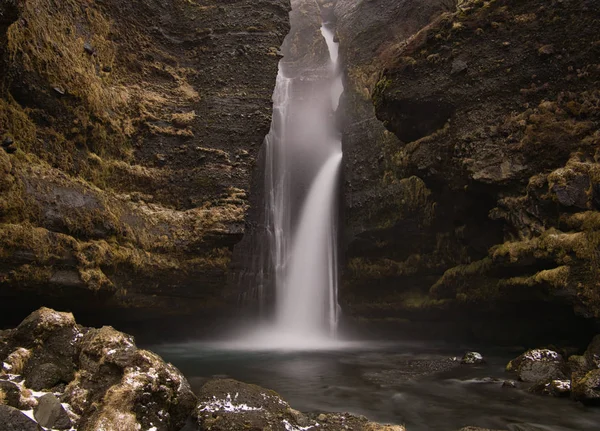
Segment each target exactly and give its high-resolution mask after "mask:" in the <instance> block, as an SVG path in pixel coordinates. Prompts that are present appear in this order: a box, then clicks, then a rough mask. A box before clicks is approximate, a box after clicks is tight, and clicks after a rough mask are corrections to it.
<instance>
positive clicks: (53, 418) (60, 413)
mask: <svg viewBox="0 0 600 431" xmlns="http://www.w3.org/2000/svg"><path fill="white" fill-rule="evenodd" d="M33 416H34V417H35V420H36V421H37V422H38V423H39V424H40V425H41V426H43V427H46V428H55V429H59V430H64V429H69V428H71V419H70V418H69V415H68V414H67V411H66V410H65V409H64V407H63V406H62V404H61V403H60V401H59V400H58V398H56V396H55V395H54V394H46V395H43V396H42V397H40V398H38V405H37V406H36V407H35V408H34V409H33Z"/></svg>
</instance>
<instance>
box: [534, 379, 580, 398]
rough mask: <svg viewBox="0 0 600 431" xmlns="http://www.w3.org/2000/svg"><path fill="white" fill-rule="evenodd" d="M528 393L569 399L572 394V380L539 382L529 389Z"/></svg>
mask: <svg viewBox="0 0 600 431" xmlns="http://www.w3.org/2000/svg"><path fill="white" fill-rule="evenodd" d="M528 392H531V393H532V394H538V395H549V396H553V397H568V396H569V394H570V393H571V381H570V380H550V381H546V382H539V383H536V384H535V385H533V386H532V387H530V388H529V389H528Z"/></svg>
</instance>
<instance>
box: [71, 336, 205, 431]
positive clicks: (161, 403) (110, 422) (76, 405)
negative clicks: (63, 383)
mask: <svg viewBox="0 0 600 431" xmlns="http://www.w3.org/2000/svg"><path fill="white" fill-rule="evenodd" d="M63 399H64V400H65V401H67V402H69V403H70V404H71V405H72V407H73V409H74V410H75V412H76V413H78V414H80V415H81V422H80V428H81V429H82V430H90V431H92V430H96V429H103V428H106V429H110V428H111V427H116V426H117V424H119V423H121V422H122V423H127V424H129V425H128V426H132V427H136V426H140V427H145V429H149V428H152V427H156V429H157V430H178V429H180V428H181V427H182V426H183V425H184V424H185V422H186V420H187V418H188V417H189V415H190V413H191V412H192V410H193V409H194V407H195V404H196V398H195V396H194V394H193V393H192V391H191V388H190V386H189V383H188V382H187V381H186V380H185V378H184V377H183V375H181V373H180V372H179V371H178V370H177V369H176V368H175V367H173V366H172V365H170V364H165V363H164V362H163V361H162V360H161V359H160V358H159V357H158V356H156V355H154V354H153V353H151V352H148V351H145V350H139V349H137V347H136V346H135V344H134V342H133V338H132V337H131V336H128V335H126V334H123V333H121V332H118V331H116V330H114V329H113V328H111V327H104V328H101V329H92V330H90V331H89V332H88V333H87V334H86V335H85V336H84V337H83V339H82V340H81V353H80V356H79V363H78V372H77V374H76V376H75V379H74V380H73V381H72V382H70V383H69V385H68V386H67V388H66V389H65V395H64V397H63Z"/></svg>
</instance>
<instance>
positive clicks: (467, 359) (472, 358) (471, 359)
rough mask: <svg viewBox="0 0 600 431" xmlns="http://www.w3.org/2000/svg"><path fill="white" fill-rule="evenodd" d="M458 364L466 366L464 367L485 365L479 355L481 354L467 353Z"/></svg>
mask: <svg viewBox="0 0 600 431" xmlns="http://www.w3.org/2000/svg"><path fill="white" fill-rule="evenodd" d="M460 363H461V364H466V365H479V364H485V360H484V359H483V356H482V355H481V353H477V352H467V353H465V356H463V358H462V360H461V361H460Z"/></svg>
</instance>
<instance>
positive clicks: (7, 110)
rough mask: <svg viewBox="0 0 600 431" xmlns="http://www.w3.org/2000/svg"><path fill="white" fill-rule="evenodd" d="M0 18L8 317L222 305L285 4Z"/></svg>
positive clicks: (46, 5) (55, 7) (0, 248)
mask: <svg viewBox="0 0 600 431" xmlns="http://www.w3.org/2000/svg"><path fill="white" fill-rule="evenodd" d="M0 7H1V8H2V9H1V10H0V16H1V22H0V41H1V43H0V45H1V46H0V81H1V83H0V143H1V144H4V145H2V148H0V191H1V193H2V194H1V196H0V215H1V216H0V256H1V257H2V268H0V274H1V276H0V286H1V287H2V291H3V292H8V296H9V297H10V298H11V300H10V301H6V300H4V301H0V310H1V312H0V321H2V323H7V322H9V321H16V319H17V317H18V316H19V315H20V314H21V313H23V312H24V310H29V309H30V307H31V306H32V302H33V306H34V307H35V306H39V305H42V304H44V303H48V301H49V300H53V301H54V302H53V303H57V302H56V301H57V300H60V299H64V300H65V301H68V304H69V305H70V308H71V309H73V310H76V311H78V312H83V311H88V310H89V309H90V308H91V309H94V311H95V312H101V311H104V310H106V311H107V312H106V314H105V315H106V317H107V323H114V321H115V320H116V317H115V316H117V315H118V316H119V317H120V318H121V319H127V320H129V319H132V320H137V319H140V318H147V317H148V316H149V315H150V313H148V311H149V310H151V311H152V312H153V313H155V314H159V313H160V314H171V315H172V314H173V313H179V314H195V313H197V312H198V310H201V309H202V308H203V307H206V308H215V307H216V304H218V305H221V304H222V299H221V294H222V286H223V285H224V284H225V283H226V271H227V267H228V263H229V261H230V255H231V249H232V248H233V245H234V244H235V243H236V242H238V241H239V240H240V238H241V235H242V233H243V229H244V219H245V212H246V209H247V208H248V192H249V189H250V183H251V177H252V172H253V168H254V164H255V161H256V159H257V158H258V153H259V150H260V147H261V143H262V141H263V139H264V136H265V135H266V133H267V132H268V130H269V126H270V120H271V113H272V102H271V97H272V93H273V87H274V85H275V78H276V76H277V71H278V61H279V56H278V54H277V50H278V47H279V46H280V45H281V43H282V41H283V39H284V37H285V35H286V33H287V32H288V30H289V21H288V18H289V17H288V12H289V8H290V5H289V1H281V0H266V1H261V2H258V3H257V2H256V1H254V0H242V1H236V2H230V3H226V4H219V5H215V4H213V2H210V1H206V0H200V1H198V2H192V3H190V2H187V1H180V0H169V1H167V3H163V2H159V3H156V2H153V1H148V0H135V1H123V0H108V1H104V2H102V4H100V3H95V2H92V3H89V4H86V5H85V7H84V8H82V7H81V4H80V3H79V2H77V1H71V0H69V1H64V2H58V3H57V2H52V1H48V0H32V1H26V2H12V1H7V2H3V3H2V4H1V5H0ZM250 9H251V11H252V13H248V12H247V11H248V10H250ZM139 11H144V13H139ZM73 28H77V29H78V30H77V31H73ZM48 29H51V30H48ZM82 35H85V36H82ZM215 77H218V78H215ZM34 111H35V112H36V114H33V112H34ZM141 143H143V145H142V144H141ZM125 290H127V292H125ZM200 291H201V293H199V292H200ZM207 297H212V298H214V301H207V300H206V298H207ZM3 298H4V296H3ZM58 303H60V302H58ZM65 303H66V302H65ZM209 304H210V305H209ZM115 309H117V310H123V309H126V310H127V311H126V312H118V313H115V312H112V311H114V310H115ZM109 310H110V311H109ZM108 319H114V320H108ZM10 323H12V322H10Z"/></svg>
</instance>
